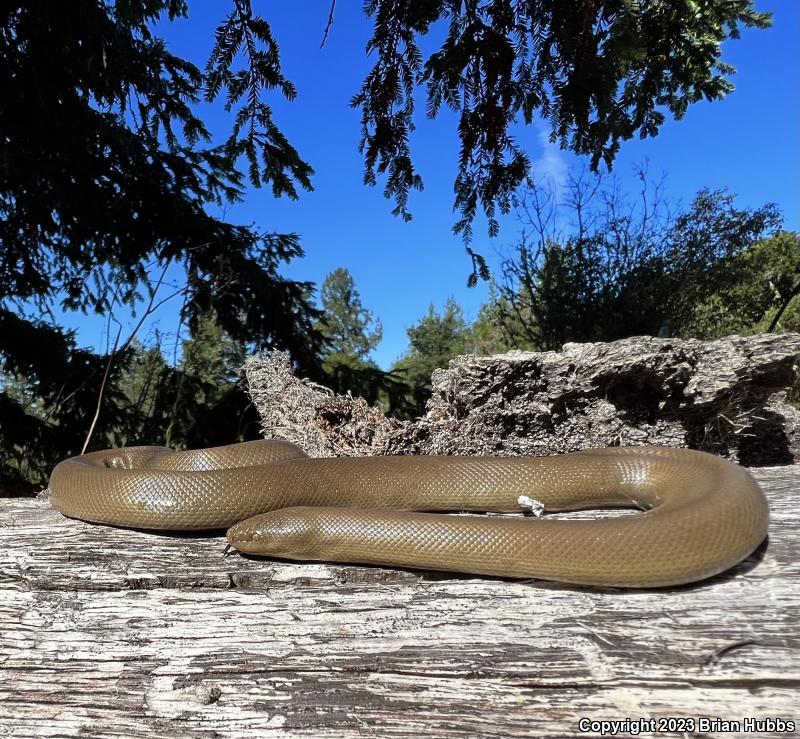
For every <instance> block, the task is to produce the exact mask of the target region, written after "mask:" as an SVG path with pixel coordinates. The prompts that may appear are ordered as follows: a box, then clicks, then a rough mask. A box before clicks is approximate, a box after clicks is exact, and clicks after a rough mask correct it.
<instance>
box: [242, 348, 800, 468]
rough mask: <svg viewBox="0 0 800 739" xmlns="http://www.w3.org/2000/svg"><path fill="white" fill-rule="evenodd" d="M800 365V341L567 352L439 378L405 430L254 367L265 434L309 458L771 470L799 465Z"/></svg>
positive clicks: (273, 366) (279, 369) (454, 366)
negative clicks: (574, 456)
mask: <svg viewBox="0 0 800 739" xmlns="http://www.w3.org/2000/svg"><path fill="white" fill-rule="evenodd" d="M798 355H800V335H798V334H783V335H776V334H761V335H757V336H748V337H739V336H733V337H728V338H727V339H720V340H718V341H707V342H704V341H697V340H694V339H690V340H681V339H658V338H652V337H642V336H639V337H634V338H630V339H623V340H621V341H615V342H610V343H597V344H566V345H565V346H564V347H563V348H562V350H561V351H560V352H510V353H508V354H499V355H494V356H489V357H478V356H471V355H467V356H462V357H458V358H456V359H455V360H453V361H452V362H451V363H450V367H449V368H448V369H442V370H437V371H436V372H434V375H433V396H432V398H431V400H430V402H429V403H428V408H427V413H426V415H425V416H424V417H423V418H421V419H419V420H418V421H417V422H416V423H405V424H403V423H398V422H396V421H392V420H390V419H386V418H385V417H384V416H383V415H382V414H381V413H380V412H379V411H377V410H376V409H372V408H369V407H368V406H367V405H366V403H364V401H363V400H360V399H353V398H346V397H341V396H334V395H332V394H331V393H330V392H329V391H326V390H325V389H324V388H319V387H318V386H311V385H310V384H309V383H307V382H303V381H301V380H298V379H297V378H295V377H294V376H293V375H292V374H291V368H290V365H289V362H288V360H287V359H286V358H284V357H283V356H282V355H280V354H268V355H265V356H264V357H254V358H252V359H251V360H250V361H249V362H248V364H247V367H246V372H247V379H248V383H249V386H250V391H251V394H252V397H253V401H254V403H255V404H256V406H257V407H258V409H259V411H260V413H261V415H262V418H263V419H264V432H265V434H266V435H267V436H268V437H271V436H277V437H281V438H289V439H290V440H292V441H296V442H297V443H299V444H300V445H301V446H303V447H304V448H305V449H306V450H307V451H308V452H309V454H311V455H312V456H330V455H343V454H345V455H361V454H501V455H517V454H542V455H547V454H558V453H563V452H568V451H575V450H578V449H585V448H588V447H602V446H611V445H641V444H656V445H658V444H661V445H666V446H688V447H691V448H693V449H701V450H703V451H709V452H713V453H715V454H720V455H723V456H727V457H729V458H731V459H735V460H739V461H741V462H742V463H744V464H747V465H757V464H760V465H768V464H785V463H788V462H791V461H793V460H794V459H796V458H798V454H800V412H798V410H797V409H796V408H794V407H793V406H791V405H789V404H787V403H786V402H785V398H786V393H787V390H788V389H789V388H790V387H791V386H792V384H793V382H794V379H795V366H796V364H797V360H798Z"/></svg>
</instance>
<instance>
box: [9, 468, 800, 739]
mask: <svg viewBox="0 0 800 739" xmlns="http://www.w3.org/2000/svg"><path fill="white" fill-rule="evenodd" d="M753 472H754V474H755V475H756V477H757V478H758V479H759V481H760V482H761V483H762V485H763V486H764V488H765V490H766V492H767V495H768V497H769V500H770V505H771V510H772V522H771V527H770V540H769V544H768V546H767V547H766V549H762V550H761V551H759V552H758V553H756V555H754V556H753V557H751V558H750V559H749V560H748V561H746V562H744V563H742V565H740V566H739V567H738V568H736V569H735V570H734V571H732V572H729V573H726V574H725V575H724V576H721V577H718V578H716V579H714V580H712V581H708V582H705V583H702V584H699V585H696V586H692V587H684V588H679V589H672V590H667V591H650V592H646V591H638V592H622V591H610V590H606V591H591V590H577V589H572V588H567V587H560V586H556V585H552V584H547V583H543V582H513V581H503V580H492V579H485V578H477V577H458V576H451V575H443V574H441V573H420V572H412V571H407V570H406V571H403V570H392V569H384V568H370V567H352V566H334V565H330V566H328V565H322V564H311V565H304V564H290V563H282V562H276V561H265V560H258V559H246V558H244V557H241V556H239V555H232V556H228V557H225V558H223V557H222V551H223V543H224V540H223V537H222V536H221V535H215V536H207V537H194V536H192V537H181V538H175V537H168V536H160V535H154V534H146V533H140V532H135V531H126V530H121V529H111V528H104V527H96V526H91V525H88V524H84V523H81V522H78V521H72V520H68V519H65V518H63V517H62V516H61V515H60V514H58V513H57V512H56V511H54V510H52V509H51V508H50V506H49V504H48V503H47V501H46V500H33V499H19V498H17V499H14V498H6V499H0V546H1V547H2V549H1V550H0V551H2V554H0V736H9V737H11V736H13V737H76V736H118V737H236V739H245V738H246V737H284V736H308V737H326V736H330V737H334V736H335V737H368V736H392V737H418V736H423V737H425V736H427V737H456V736H458V737H472V736H479V737H484V736H489V737H494V736H497V737H501V736H502V737H509V736H511V737H513V736H552V737H564V736H572V735H577V734H578V730H579V723H578V722H579V720H580V719H581V718H588V719H592V720H601V719H602V720H622V719H625V718H632V719H641V718H658V717H671V718H674V717H687V718H695V719H696V718H697V717H700V716H704V717H714V718H722V719H725V720H742V719H744V718H745V717H772V718H774V717H781V718H783V719H794V720H795V721H797V720H798V719H800V690H798V688H800V627H798V618H800V613H799V611H800V609H798V605H799V604H800V546H799V545H798V541H799V540H800V533H799V532H800V510H798V509H799V508H800V505H798V503H800V496H799V495H798V492H797V491H798V489H799V488H800V467H798V466H789V467H773V468H763V469H756V470H753ZM701 734H702V732H700V731H694V732H692V731H689V732H686V734H685V735H687V736H692V735H701ZM595 735H596V734H595ZM665 735H667V734H665ZM672 735H673V736H674V735H676V734H675V733H673V734H672ZM678 735H679V734H678ZM704 735H711V736H735V735H736V734H735V733H723V732H722V731H711V732H708V733H706V734H704ZM742 735H744V734H742Z"/></svg>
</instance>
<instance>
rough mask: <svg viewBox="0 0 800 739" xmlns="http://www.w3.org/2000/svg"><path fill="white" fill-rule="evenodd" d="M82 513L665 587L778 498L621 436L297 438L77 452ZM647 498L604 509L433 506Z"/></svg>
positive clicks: (75, 485) (731, 546)
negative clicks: (554, 515)
mask: <svg viewBox="0 0 800 739" xmlns="http://www.w3.org/2000/svg"><path fill="white" fill-rule="evenodd" d="M50 489H51V494H52V497H51V500H52V503H53V505H54V506H55V507H56V508H57V509H58V510H60V511H61V512H62V513H64V514H66V515H67V516H72V517H75V518H79V519H83V520H85V521H91V522H95V523H102V524H112V525H116V526H125V527H131V528H139V529H158V530H179V529H219V528H227V527H230V528H229V530H228V541H229V542H230V543H231V544H232V545H233V546H234V547H235V548H237V549H239V550H241V551H243V552H249V553H254V554H263V555H270V556H276V557H282V558H288V559H299V560H322V561H336V562H355V563H365V564H381V565H395V566H404V567H414V568H425V569H437V570H452V571H459V572H468V573H476V574H484V575H500V576H508V577H525V578H527V577H532V578H542V579H547V580H557V581H560V582H566V583H574V584H580V585H596V586H617V587H658V586H668V585H678V584H682V583H688V582H692V581H695V580H700V579H703V578H706V577H709V576H711V575H714V574H717V573H719V572H722V571H723V570H726V569H728V568H730V567H731V566H733V565H734V564H736V563H737V562H739V561H740V560H742V559H743V558H744V557H746V556H747V555H749V554H750V553H751V552H752V551H753V550H754V549H755V548H756V547H757V546H758V545H759V543H760V542H761V541H762V540H763V539H764V537H765V536H766V534H767V523H768V517H769V514H768V508H767V503H766V500H765V498H764V495H763V493H762V491H761V490H760V488H759V487H758V485H757V484H756V482H755V481H754V480H753V478H752V477H751V476H750V474H749V473H748V472H747V471H746V470H745V469H743V468H742V467H739V466H737V465H735V464H732V463H730V462H727V461H725V460H723V459H720V458H718V457H715V456H712V455H710V454H705V453H703V452H696V451H690V450H686V449H667V448H660V447H636V448H622V447H616V448H610V449H598V450H592V451H586V452H577V453H573V454H565V455H561V456H556V457H532V458H516V457H503V458H499V457H436V456H417V457H361V458H359V457H347V458H332V459H313V458H309V457H307V456H306V455H305V454H304V453H303V452H302V451H301V450H300V449H299V448H298V447H296V446H294V445H293V444H290V443H288V442H281V441H255V442H246V443H243V444H234V445H232V446H227V447H217V448H214V449H203V450H195V451H184V452H174V451H172V450H170V449H167V448H164V447H130V448H123V449H112V450H107V451H102V452H93V453H90V454H86V455H83V456H80V457H73V458H71V459H68V460H66V461H64V462H61V463H60V464H59V465H58V466H57V467H56V468H55V470H54V471H53V473H52V476H51V479H50ZM522 495H525V496H530V497H531V498H535V499H536V500H538V501H540V502H541V503H543V504H544V507H545V510H546V511H569V510H578V509H585V508H600V507H628V508H630V507H636V508H643V509H646V510H645V511H644V512H640V513H638V514H636V515H629V516H619V517H614V518H601V519H596V520H553V519H548V518H543V519H531V518H530V517H525V518H523V517H510V516H488V517H487V516H469V515H467V516H452V515H444V514H442V513H430V512H428V513H426V512H424V511H473V512H491V511H496V512H520V511H521V510H522V507H521V505H520V503H519V502H518V499H519V497H520V496H522Z"/></svg>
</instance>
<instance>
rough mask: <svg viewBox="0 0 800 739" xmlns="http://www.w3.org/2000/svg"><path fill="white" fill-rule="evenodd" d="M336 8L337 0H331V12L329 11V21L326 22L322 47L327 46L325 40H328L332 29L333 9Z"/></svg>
mask: <svg viewBox="0 0 800 739" xmlns="http://www.w3.org/2000/svg"><path fill="white" fill-rule="evenodd" d="M334 8H336V0H331V9H330V12H329V13H328V22H327V23H326V24H325V31H324V32H323V34H322V43H321V44H320V45H319V48H320V49H321V48H322V47H323V46H325V42H326V41H327V40H328V34H329V33H330V31H331V26H333V11H334Z"/></svg>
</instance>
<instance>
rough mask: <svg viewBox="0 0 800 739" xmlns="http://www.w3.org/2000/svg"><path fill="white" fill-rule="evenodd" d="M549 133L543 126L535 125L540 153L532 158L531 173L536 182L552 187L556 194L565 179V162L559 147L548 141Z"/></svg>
mask: <svg viewBox="0 0 800 739" xmlns="http://www.w3.org/2000/svg"><path fill="white" fill-rule="evenodd" d="M549 135H550V132H549V131H547V130H546V129H545V128H542V127H541V126H539V127H537V131H536V136H537V138H538V139H539V145H540V146H541V150H542V153H541V154H540V155H539V156H538V157H537V158H536V159H534V160H533V166H532V173H533V179H534V180H535V181H536V182H537V183H540V184H542V185H544V186H545V187H550V188H552V191H553V193H554V194H556V195H557V194H558V192H559V191H560V190H561V189H562V188H563V187H564V184H565V183H566V181H567V163H566V161H565V160H564V154H563V152H562V151H561V148H560V147H559V145H558V144H557V143H556V144H554V143H552V142H551V141H550V139H549Z"/></svg>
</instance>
